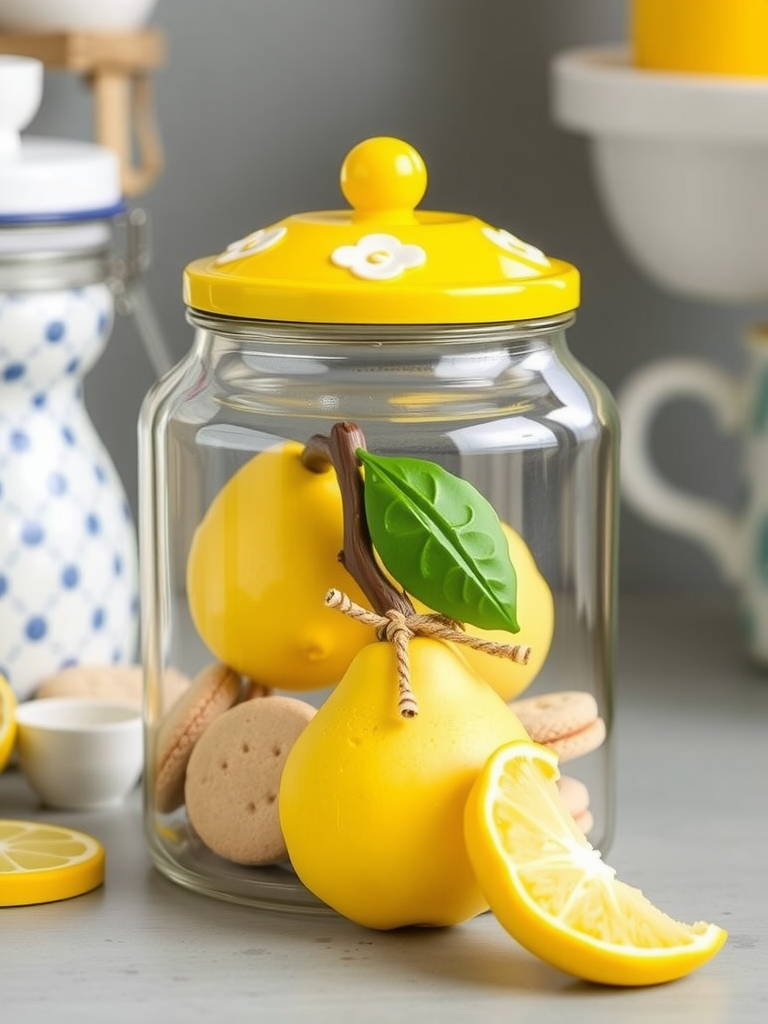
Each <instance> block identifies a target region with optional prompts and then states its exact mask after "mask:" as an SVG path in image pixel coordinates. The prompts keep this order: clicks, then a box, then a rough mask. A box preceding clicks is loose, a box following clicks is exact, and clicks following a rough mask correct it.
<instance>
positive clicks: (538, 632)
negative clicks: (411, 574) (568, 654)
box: [414, 523, 555, 701]
mask: <svg viewBox="0 0 768 1024" xmlns="http://www.w3.org/2000/svg"><path fill="white" fill-rule="evenodd" d="M501 528H502V530H503V531H504V535H505V536H506V538H507V544H508V546H509V557H510V561H511V562H512V565H513V566H514V567H515V573H516V575H517V619H518V622H519V624H520V631H519V632H518V633H508V632H506V631H505V630H503V629H480V627H479V626H473V625H471V624H470V623H467V624H466V631H467V633H471V634H472V635H473V636H479V637H483V639H485V640H495V641H497V642H499V643H503V644H527V645H528V646H529V647H530V648H531V655H530V658H529V659H528V663H527V664H525V665H518V664H517V663H515V662H513V661H510V660H509V659H508V658H499V657H497V656H496V655H493V654H486V653H485V652H484V651H477V650H472V649H471V648H469V647H462V653H463V654H464V656H465V657H466V659H467V661H468V662H469V663H470V665H471V666H472V668H474V670H475V671H476V672H477V673H478V674H479V675H481V676H482V677H483V679H485V681H486V682H487V683H490V685H491V686H492V687H493V688H494V690H496V692H497V693H498V694H499V696H500V697H503V698H504V700H507V701H508V700H514V698H515V697H517V696H519V694H521V693H522V692H523V690H524V689H525V688H526V687H527V686H528V685H529V684H530V683H532V682H533V680H534V679H535V678H536V676H537V675H538V674H539V672H540V671H541V667H542V665H543V664H544V662H545V660H546V658H547V655H548V654H549V648H550V646H551V644H552V634H553V632H554V625H555V603H554V601H553V599H552V591H551V590H550V589H549V584H548V583H547V581H546V580H545V579H544V577H543V576H542V574H541V572H540V571H539V567H538V565H537V564H536V560H535V558H534V557H533V554H532V553H531V550H530V548H529V547H528V545H527V544H526V543H525V541H524V540H523V538H522V537H521V536H520V534H519V533H517V532H516V531H515V530H513V529H512V527H511V526H508V525H507V524H506V523H502V524H501ZM414 604H415V605H416V610H417V611H420V612H426V611H428V609H427V608H426V606H425V605H423V604H420V603H419V602H414Z"/></svg>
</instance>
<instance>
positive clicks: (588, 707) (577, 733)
mask: <svg viewBox="0 0 768 1024" xmlns="http://www.w3.org/2000/svg"><path fill="white" fill-rule="evenodd" d="M509 706H510V707H511V708H512V710H513V711H514V712H515V714H516V715H517V717H518V718H519V719H520V721H521V722H522V724H523V728H524V729H525V730H526V732H527V733H528V735H529V736H530V737H531V739H532V740H533V741H534V742H535V743H542V744H543V745H544V746H547V747H549V748H550V749H551V750H554V751H555V753H556V754H557V755H558V758H559V760H560V762H561V763H563V762H566V761H572V760H574V758H577V757H583V756H584V755H585V754H590V753H591V752H592V751H593V750H597V748H598V747H599V746H601V745H602V743H603V741H604V740H605V732H606V730H605V720H604V719H603V718H601V717H600V715H599V714H598V707H597V701H596V700H595V698H594V697H593V696H592V694H591V693H587V692H586V691H584V690H563V691H561V692H558V693H542V694H539V695H538V696H536V697H523V698H522V699H520V700H515V701H512V702H511V703H510V705H509Z"/></svg>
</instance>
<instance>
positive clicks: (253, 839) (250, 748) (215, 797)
mask: <svg viewBox="0 0 768 1024" xmlns="http://www.w3.org/2000/svg"><path fill="white" fill-rule="evenodd" d="M314 714H315V708H314V707H312V705H311V704H308V703H307V702H306V701H303V700H299V699H298V698H296V697H283V696H269V697H261V698H259V699H258V700H247V701H244V702H243V703H242V704H238V705H236V706H235V707H233V708H230V709H229V710H228V711H226V712H224V714H223V715H220V716H219V717H218V718H217V719H216V721H214V722H212V723H211V724H210V725H209V726H208V728H207V729H206V730H205V732H204V733H203V735H202V736H201V737H200V739H199V740H198V742H197V744H196V745H195V748H194V750H193V751H192V755H191V757H190V759H189V764H188V765H187V775H186V783H185V788H184V798H185V803H186V807H187V815H188V816H189V821H190V824H191V825H192V827H193V829H194V830H195V832H196V833H197V835H198V836H199V837H200V839H201V840H202V842H203V843H205V845H206V846H207V847H208V848H209V849H210V850H213V852H214V853H217V854H219V856H220V857H224V858H226V859H227V860H231V861H235V862H236V863H238V864H248V865H252V866H255V865H262V864H275V863H277V862H279V861H281V860H285V859H286V858H287V855H288V854H287V851H286V848H285V843H284V841H283V833H282V830H281V828H280V818H279V815H278V807H277V794H278V791H279V788H280V777H281V775H282V773H283V766H284V764H285V760H286V758H287V757H288V751H289V750H290V749H291V747H292V746H293V744H294V742H295V741H296V739H297V738H298V736H299V734H300V733H301V732H302V730H303V729H304V727H305V726H306V725H307V723H308V722H309V721H310V719H311V718H312V717H313V716H314Z"/></svg>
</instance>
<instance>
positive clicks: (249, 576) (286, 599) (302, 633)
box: [187, 442, 372, 690]
mask: <svg viewBox="0 0 768 1024" xmlns="http://www.w3.org/2000/svg"><path fill="white" fill-rule="evenodd" d="M301 451H302V446H301V445H299V444H296V443H293V442H291V443H288V444H285V445H283V446H280V447H277V448H273V449H268V450H267V451H264V452H261V453H260V454H258V455H256V456H254V457H253V458H252V459H250V460H249V461H248V462H247V463H246V464H245V465H244V466H242V467H241V468H240V469H239V470H238V471H237V472H236V473H235V474H234V475H233V476H232V477H231V478H230V480H229V481H228V482H227V483H226V484H225V485H224V487H223V488H222V490H221V491H220V492H219V494H218V495H217V496H216V498H215V499H214V500H213V502H212V503H211V505H210V507H209V509H208V511H207V512H206V514H205V516H204V518H203V520H202V522H201V523H200V525H199V527H198V528H197V530H196V532H195V535H194V537H193V540H192V544H191V547H190V552H189V557H188V562H187V590H188V600H189V608H190V612H191V614H192V619H193V621H194V624H195V626H196V628H197V630H198V632H199V634H200V636H201V637H202V639H203V640H204V641H205V643H206V644H207V645H208V647H209V648H210V649H211V651H212V652H213V653H214V654H215V655H216V657H217V658H219V659H220V660H221V661H223V662H224V663H225V664H227V665H229V666H230V667H231V668H233V669H235V670H236V671H237V672H240V673H242V674H243V675H246V676H248V677H250V678H251V679H254V680H256V681H257V682H259V683H262V684H263V685H265V686H274V687H280V688H282V689H287V690H309V689H315V688H317V687H321V686H328V685H332V684H334V683H336V682H338V680H339V679H340V678H341V676H342V675H343V674H344V672H345V671H346V669H347V666H348V665H349V663H350V661H351V660H352V658H353V657H354V655H355V653H356V652H357V650H358V649H359V648H360V647H361V646H362V645H364V644H366V643H368V642H370V639H371V636H372V631H371V630H370V629H369V628H368V627H365V626H361V625H360V624H359V623H357V622H354V621H353V620H351V619H349V618H347V617H346V616H343V615H340V614H339V613H338V612H335V611H332V610H330V609H327V608H325V607H324V605H323V599H324V597H325V594H326V592H327V591H328V590H329V589H330V588H331V587H336V588H338V589H340V590H343V591H345V592H346V593H347V594H349V596H350V597H351V598H352V600H354V601H356V602H358V603H361V604H365V603H366V601H365V598H364V596H363V594H362V593H361V592H360V590H359V588H358V587H357V585H356V584H355V583H354V581H353V580H352V577H351V576H350V575H349V573H348V572H347V571H346V570H345V569H344V568H343V566H341V565H340V563H339V562H338V559H337V555H338V553H339V551H340V550H341V547H342V540H343V538H342V523H343V519H342V509H341V494H340V492H339V488H338V484H337V481H336V475H335V473H334V472H333V470H332V469H331V468H330V467H329V468H328V470H327V471H326V472H324V473H314V472H311V471H310V470H308V469H306V468H305V467H304V466H303V464H302V462H301Z"/></svg>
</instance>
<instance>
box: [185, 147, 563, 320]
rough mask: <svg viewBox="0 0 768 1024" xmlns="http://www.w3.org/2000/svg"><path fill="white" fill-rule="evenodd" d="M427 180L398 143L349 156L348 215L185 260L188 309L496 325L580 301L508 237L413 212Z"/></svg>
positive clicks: (319, 218)
mask: <svg viewBox="0 0 768 1024" xmlns="http://www.w3.org/2000/svg"><path fill="white" fill-rule="evenodd" d="M426 187H427V172H426V169H425V167H424V162H423V160H422V158H421V156H420V155H419V154H418V153H417V152H416V150H415V149H414V148H413V147H412V146H409V145H408V143H406V142H402V141H401V140H400V139H393V138H388V137H380V138H373V139H367V140H365V141H364V142H361V143H360V144H359V145H357V146H356V147H355V148H354V149H353V150H352V151H351V152H350V153H349V154H348V155H347V157H346V159H345V160H344V163H343V165H342V169H341V188H342V192H343V193H344V196H345V197H346V199H347V201H348V202H349V204H350V207H351V208H350V209H347V210H330V211H327V210H326V211H319V212H315V213H301V214H296V215H294V216H291V217H286V218H285V220H282V221H279V222H278V223H275V224H270V225H269V226H266V227H262V228H260V229H259V230H258V231H254V232H252V233H251V234H248V235H246V236H245V237H244V238H241V239H239V240H238V241H236V242H233V243H232V244H231V245H229V246H228V247H227V248H226V249H225V251H224V252H223V253H220V254H218V255H216V256H209V257H206V258H204V259H200V260H196V261H194V262H193V263H190V264H189V266H188V267H187V268H186V270H185V273H184V298H185V301H186V303H187V305H188V306H190V307H192V308H194V309H197V310H201V311H205V312H208V313H214V314H218V315H221V316H234V317H245V318H249V319H259V320H282V321H294V322H301V323H312V322H314V323H366V324H373V323H380V324H398V323H399V324H406V323H411V324H415V323H433V324H441V323H442V324H448V323H493V322H503V321H513V320H528V319H534V318H540V317H549V316H556V315H558V314H562V313H566V312H569V311H571V310H573V309H575V308H576V307H577V306H578V304H579V273H578V271H577V270H576V268H575V267H573V266H572V265H571V264H570V263H565V262H563V261H562V260H557V259H552V258H550V257H548V256H545V255H544V253H543V252H541V251H540V250H539V249H537V248H536V247H535V246H532V245H529V244H528V243H526V242H523V241H521V239H519V238H517V237H516V236H515V235H513V234H511V233H510V232H508V231H506V230H503V229H500V228H498V227H493V226H491V225H490V224H486V223H484V222H483V221H482V220H479V219H478V218H477V217H472V216H469V215H467V214H461V213H447V212H440V211H434V210H418V209H416V207H417V206H418V204H419V203H420V201H421V199H422V196H423V195H424V192H425V191H426Z"/></svg>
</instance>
